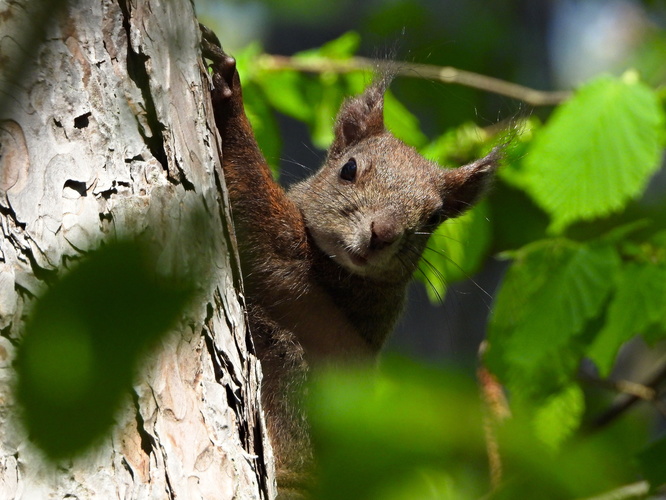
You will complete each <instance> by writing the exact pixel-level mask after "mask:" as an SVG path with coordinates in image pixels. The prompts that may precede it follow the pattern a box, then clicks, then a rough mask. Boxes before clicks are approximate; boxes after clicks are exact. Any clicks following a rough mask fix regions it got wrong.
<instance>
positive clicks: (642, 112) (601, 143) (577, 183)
mask: <svg viewBox="0 0 666 500" xmlns="http://www.w3.org/2000/svg"><path fill="white" fill-rule="evenodd" d="M663 123H664V116H663V111H662V110H661V107H660V105H659V101H658V99H657V97H656V95H655V93H654V91H653V90H651V89H650V88H649V87H647V86H645V85H644V84H642V83H640V82H638V81H635V80H632V79H630V78H625V79H615V78H611V77H601V78H598V79H596V80H594V81H592V82H590V83H588V84H587V85H585V86H583V87H581V88H580V89H579V90H578V91H577V92H576V95H575V96H574V97H573V98H572V99H571V100H569V101H568V102H566V103H564V104H563V105H562V106H560V107H559V108H557V109H556V110H555V112H554V113H553V116H552V117H551V119H550V120H549V121H548V123H547V124H546V125H545V127H544V128H543V129H542V130H541V131H540V133H539V134H536V135H535V138H534V142H533V143H532V147H531V149H530V151H529V152H528V155H527V157H526V158H525V170H524V172H523V175H524V178H523V180H524V183H525V187H526V189H527V190H528V192H529V193H530V195H531V196H532V197H533V198H534V200H535V201H536V202H537V203H538V204H539V205H540V206H541V207H542V208H543V209H544V210H545V211H546V212H548V213H549V214H550V217H551V219H552V223H551V230H552V231H554V232H561V231H563V230H564V229H565V228H566V227H567V226H569V225H570V224H572V223H573V222H576V221H579V220H590V219H594V218H597V217H601V216H605V215H608V214H609V213H611V212H614V211H618V210H620V209H621V208H622V207H624V205H625V204H626V203H627V201H629V200H630V199H632V198H635V197H636V196H637V195H639V194H640V193H641V192H642V190H643V189H644V187H645V185H646V183H647V181H648V179H649V177H650V175H651V174H652V173H654V172H655V170H656V169H657V168H658V166H659V161H660V157H661V146H662V144H661V135H662V133H663V130H662V128H663Z"/></svg>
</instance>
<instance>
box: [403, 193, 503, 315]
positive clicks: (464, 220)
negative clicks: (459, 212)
mask: <svg viewBox="0 0 666 500" xmlns="http://www.w3.org/2000/svg"><path fill="white" fill-rule="evenodd" d="M490 231H491V228H490V222H489V221H488V204H487V202H481V203H479V204H478V205H477V206H476V207H474V208H473V209H472V210H470V211H469V212H467V213H465V214H464V215H463V216H461V217H458V218H455V219H450V220H447V221H446V222H444V223H443V224H441V225H440V226H439V227H438V228H437V229H436V230H435V232H434V233H433V234H432V236H431V237H430V240H429V241H428V246H427V248H426V250H425V252H424V254H423V258H422V259H421V261H420V262H419V269H418V272H417V273H416V274H415V277H416V278H417V279H418V280H419V281H421V282H422V283H423V284H424V285H425V286H426V290H427V292H428V297H429V298H430V301H431V302H433V303H439V302H441V301H443V300H444V295H445V294H446V287H447V286H448V284H449V283H452V282H455V281H460V280H463V279H466V278H469V277H470V276H471V275H472V274H474V273H475V272H476V271H477V270H478V268H479V266H480V265H481V263H482V262H483V259H484V257H485V256H486V254H487V251H488V246H489V244H490V236H491V235H490Z"/></svg>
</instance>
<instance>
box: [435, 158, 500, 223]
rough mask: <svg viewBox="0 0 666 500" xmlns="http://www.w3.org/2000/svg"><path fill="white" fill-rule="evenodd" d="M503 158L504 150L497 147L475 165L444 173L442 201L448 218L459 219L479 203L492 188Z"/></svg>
mask: <svg viewBox="0 0 666 500" xmlns="http://www.w3.org/2000/svg"><path fill="white" fill-rule="evenodd" d="M501 157H502V150H501V149H500V148H498V147H496V148H494V149H493V150H492V151H491V152H490V153H489V154H488V155H486V156H484V157H483V158H481V159H479V160H476V161H475V162H473V163H468V164H467V165H463V166H462V167H458V168H454V169H450V170H444V171H443V174H444V179H443V181H444V182H443V185H442V200H443V201H444V207H443V208H444V213H445V215H446V216H447V217H448V218H453V217H458V216H459V215H461V214H462V213H463V212H465V211H466V210H467V209H469V208H471V207H472V206H473V205H474V204H475V203H476V202H477V201H479V199H480V198H481V196H483V195H484V193H485V192H486V191H487V190H488V188H489V187H490V185H491V183H492V181H493V179H494V177H495V176H494V173H495V169H496V168H497V166H498V164H499V162H500V160H501Z"/></svg>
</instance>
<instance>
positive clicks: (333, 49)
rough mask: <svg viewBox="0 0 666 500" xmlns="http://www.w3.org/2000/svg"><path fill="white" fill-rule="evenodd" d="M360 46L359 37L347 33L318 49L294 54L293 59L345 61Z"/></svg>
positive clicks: (356, 34) (354, 33) (355, 34)
mask: <svg viewBox="0 0 666 500" xmlns="http://www.w3.org/2000/svg"><path fill="white" fill-rule="evenodd" d="M360 45H361V35H359V34H358V33H356V32H355V31H348V32H347V33H344V34H343V35H342V36H340V37H338V38H336V39H335V40H331V41H330V42H327V43H325V44H324V45H322V46H321V47H319V48H316V49H310V50H304V51H301V52H299V53H297V54H295V56H294V57H298V58H301V59H309V58H320V57H324V58H328V59H347V58H349V57H351V56H353V55H354V54H355V53H356V51H357V50H358V48H359V46H360Z"/></svg>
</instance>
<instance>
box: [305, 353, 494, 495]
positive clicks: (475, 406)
mask: <svg viewBox="0 0 666 500" xmlns="http://www.w3.org/2000/svg"><path fill="white" fill-rule="evenodd" d="M309 395H310V396H309V403H310V404H309V410H310V417H311V424H312V438H313V443H314V446H315V450H316V454H317V462H318V468H319V474H318V480H319V484H318V488H317V491H316V494H315V495H313V498H317V499H321V500H324V499H331V500H333V499H342V498H359V499H360V498H364V499H373V498H377V499H380V498H387V497H386V495H385V493H386V491H387V490H389V491H390V490H393V491H394V492H395V494H396V496H394V497H392V498H396V499H397V498H405V499H407V498H424V497H423V496H421V493H422V491H423V481H422V480H421V481H419V480H418V476H421V475H422V471H423V469H424V468H429V467H433V466H436V467H437V468H443V469H444V470H445V471H446V473H447V474H449V475H450V476H451V482H450V483H449V485H450V486H452V485H453V484H455V483H457V481H455V480H454V478H456V479H460V478H461V477H464V476H465V475H466V474H469V473H470V472H469V470H470V465H469V464H470V462H477V463H478V464H479V466H478V467H476V468H474V469H475V471H481V470H483V469H484V466H485V462H486V457H485V445H484V441H483V431H482V423H481V411H480V407H479V402H478V395H477V390H476V387H475V384H474V381H473V379H472V378H471V377H467V376H465V375H464V374H462V373H453V372H451V373H446V372H442V371H440V370H435V369H432V368H428V367H424V366H422V365H419V364H417V363H414V362H408V361H407V360H399V359H395V358H388V359H387V358H385V359H383V360H382V364H381V369H380V370H379V372H378V371H377V370H374V369H372V368H366V369H352V368H350V367H347V368H345V369H344V370H338V371H331V370H330V369H329V370H328V371H326V372H324V373H321V372H315V373H314V378H313V384H312V385H311V386H310V389H309ZM461 455H464V456H465V457H466V458H467V461H461V460H460V456H461ZM410 483H411V484H410ZM484 483H485V471H484V472H481V473H478V472H477V473H476V474H474V476H473V480H472V481H469V485H470V487H471V488H470V489H471V490H472V492H473V494H471V495H469V496H465V497H463V498H478V497H479V496H481V493H482V492H483V490H482V487H483V484H484ZM439 486H441V487H443V488H444V489H446V487H444V485H443V484H441V481H440V485H439ZM413 488H415V489H413ZM403 491H404V494H400V495H399V493H403ZM410 491H411V495H410V494H409V492H410ZM398 495H399V496H398ZM425 498H427V497H425Z"/></svg>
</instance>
